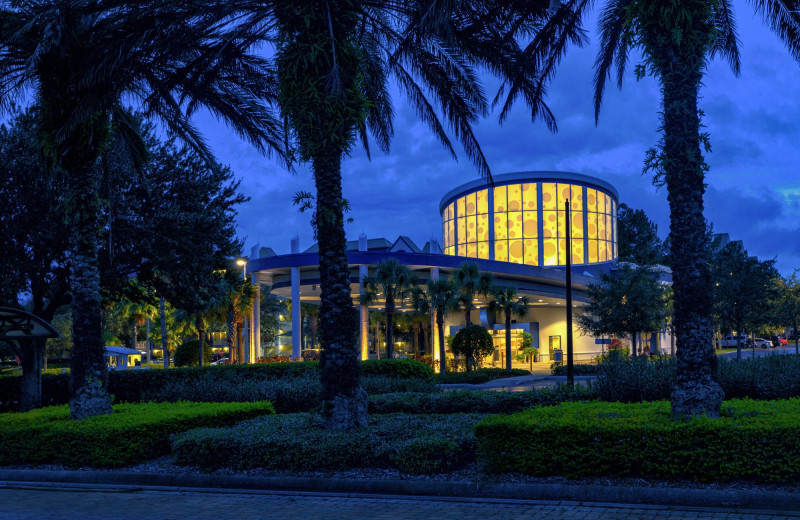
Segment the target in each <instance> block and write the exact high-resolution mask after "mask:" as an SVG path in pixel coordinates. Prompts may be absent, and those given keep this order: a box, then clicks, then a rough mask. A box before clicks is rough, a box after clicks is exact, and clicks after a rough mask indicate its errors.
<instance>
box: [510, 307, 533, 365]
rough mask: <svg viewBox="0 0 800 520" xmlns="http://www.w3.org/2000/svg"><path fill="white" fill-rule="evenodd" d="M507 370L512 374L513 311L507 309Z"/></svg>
mask: <svg viewBox="0 0 800 520" xmlns="http://www.w3.org/2000/svg"><path fill="white" fill-rule="evenodd" d="M531 357H533V356H531ZM506 370H508V371H509V372H511V309H506Z"/></svg>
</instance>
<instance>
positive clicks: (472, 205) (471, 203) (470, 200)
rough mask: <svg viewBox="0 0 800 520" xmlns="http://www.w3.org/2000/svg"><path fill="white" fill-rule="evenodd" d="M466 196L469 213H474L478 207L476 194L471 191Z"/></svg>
mask: <svg viewBox="0 0 800 520" xmlns="http://www.w3.org/2000/svg"><path fill="white" fill-rule="evenodd" d="M465 198H466V199H467V215H474V214H475V212H476V210H477V208H478V204H477V202H476V201H475V194H474V193H470V194H469V195H467V196H466V197H465Z"/></svg>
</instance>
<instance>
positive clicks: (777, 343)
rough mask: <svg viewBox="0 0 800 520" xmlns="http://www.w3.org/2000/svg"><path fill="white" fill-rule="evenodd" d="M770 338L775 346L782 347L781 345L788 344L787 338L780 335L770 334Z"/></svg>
mask: <svg viewBox="0 0 800 520" xmlns="http://www.w3.org/2000/svg"><path fill="white" fill-rule="evenodd" d="M767 339H769V340H770V341H771V342H772V346H773V347H780V346H781V345H786V340H785V339H783V338H782V337H780V336H769V338H767Z"/></svg>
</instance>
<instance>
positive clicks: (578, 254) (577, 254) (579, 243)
mask: <svg viewBox="0 0 800 520" xmlns="http://www.w3.org/2000/svg"><path fill="white" fill-rule="evenodd" d="M583 262H584V256H583V240H575V239H573V240H572V263H573V264H582V263H583Z"/></svg>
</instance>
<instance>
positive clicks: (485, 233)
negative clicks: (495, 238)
mask: <svg viewBox="0 0 800 520" xmlns="http://www.w3.org/2000/svg"><path fill="white" fill-rule="evenodd" d="M487 240H489V215H478V241H479V242H485V241H487Z"/></svg>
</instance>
